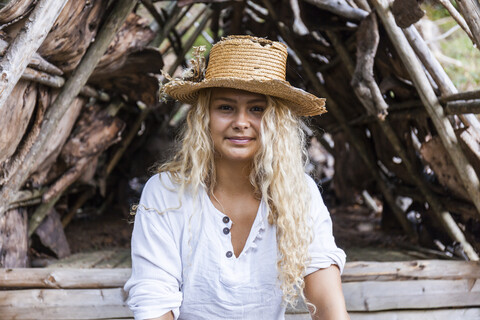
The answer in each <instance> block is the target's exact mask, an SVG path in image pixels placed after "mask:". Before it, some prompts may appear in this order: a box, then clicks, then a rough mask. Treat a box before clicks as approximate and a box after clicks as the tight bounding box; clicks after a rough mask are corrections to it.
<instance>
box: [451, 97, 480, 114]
mask: <svg viewBox="0 0 480 320" xmlns="http://www.w3.org/2000/svg"><path fill="white" fill-rule="evenodd" d="M445 113H446V114H450V115H452V114H463V113H475V114H480V99H477V100H470V101H451V102H448V103H447V106H446V107H445Z"/></svg>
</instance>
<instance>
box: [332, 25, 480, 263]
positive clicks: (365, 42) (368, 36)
mask: <svg viewBox="0 0 480 320" xmlns="http://www.w3.org/2000/svg"><path fill="white" fill-rule="evenodd" d="M372 19H373V18H371V17H369V18H367V19H365V20H364V21H362V24H361V25H360V27H359V33H358V36H359V39H358V41H357V42H359V43H362V44H359V45H358V47H357V50H358V51H357V67H356V70H355V74H352V86H353V87H354V90H355V93H356V94H357V96H358V97H359V99H360V101H361V102H362V104H363V105H364V106H365V109H367V112H368V113H370V114H372V113H373V114H376V115H377V124H378V126H379V127H380V128H381V130H382V133H383V135H385V137H386V138H387V140H388V141H389V143H390V144H391V145H392V147H393V149H394V150H395V152H396V154H398V155H399V156H400V158H401V159H402V162H403V165H404V166H405V168H406V169H407V172H408V176H409V177H411V179H412V180H413V182H414V183H415V184H416V185H417V186H418V188H419V189H420V192H421V193H422V194H423V195H424V196H425V198H426V200H427V201H428V203H429V204H430V206H431V207H432V209H433V211H434V212H435V215H436V217H437V219H438V220H439V221H440V223H441V225H442V227H443V228H444V229H445V231H446V232H447V233H448V234H449V235H450V236H451V237H452V239H453V240H455V241H458V242H460V243H461V244H462V246H463V248H464V250H465V252H466V254H467V256H468V257H469V258H470V259H472V260H478V259H479V257H478V255H477V253H476V252H475V250H474V249H473V247H472V246H471V244H470V243H468V241H467V240H466V238H465V235H464V234H463V232H462V230H461V229H460V228H459V227H458V225H457V224H456V222H455V221H454V220H453V218H452V216H451V215H450V213H449V212H447V211H445V210H444V208H443V207H442V205H441V203H440V201H439V199H437V197H436V196H435V195H434V193H433V192H431V191H430V190H429V188H428V185H427V184H426V182H425V181H424V180H423V179H422V178H421V176H420V175H419V174H418V170H417V168H416V167H415V166H414V165H413V163H412V161H411V160H410V159H409V157H408V154H407V152H406V151H405V148H404V147H403V146H402V143H401V141H400V139H399V138H398V137H397V135H396V133H395V131H394V129H393V128H392V126H391V125H390V123H389V122H386V121H382V120H383V119H382V113H381V111H382V110H386V109H387V108H388V106H387V104H386V102H385V101H384V99H383V95H382V93H381V91H380V89H379V88H378V85H377V83H376V82H375V79H374V78H373V58H374V56H375V52H376V47H377V45H378V33H377V32H378V31H377V24H376V20H372ZM372 29H373V30H372ZM376 33H377V39H376V37H375V34H376ZM333 43H334V46H335V48H336V49H337V51H338V52H339V55H340V57H341V59H342V61H343V63H344V64H345V65H346V66H347V69H348V70H350V72H351V73H353V72H352V71H351V70H352V69H353V62H352V60H351V58H350V56H349V55H348V53H347V51H346V50H345V48H343V45H342V44H341V43H339V41H334V42H333ZM349 66H350V67H349ZM363 82H365V83H363ZM367 89H368V94H367V92H366V90H367ZM371 100H373V101H374V103H373V105H372V103H371V102H370V101H371ZM382 106H383V107H382ZM377 140H379V139H377Z"/></svg>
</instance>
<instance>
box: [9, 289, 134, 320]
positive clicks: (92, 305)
mask: <svg viewBox="0 0 480 320" xmlns="http://www.w3.org/2000/svg"><path fill="white" fill-rule="evenodd" d="M125 298H126V297H125V294H124V292H123V290H122V289H120V288H114V289H90V290H81V289H73V290H72V289H54V290H52V289H33V290H9V291H0V310H1V311H2V317H4V318H5V319H32V320H33V319H36V320H38V319H50V320H54V319H108V318H113V317H119V318H120V317H131V316H132V314H131V311H130V310H129V309H128V307H127V306H126V303H125ZM19 301H21V303H20V304H19ZM40 306H41V307H40Z"/></svg>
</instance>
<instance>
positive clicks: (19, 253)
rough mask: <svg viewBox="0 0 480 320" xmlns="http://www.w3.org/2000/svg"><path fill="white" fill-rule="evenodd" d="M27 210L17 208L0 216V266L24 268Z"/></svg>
mask: <svg viewBox="0 0 480 320" xmlns="http://www.w3.org/2000/svg"><path fill="white" fill-rule="evenodd" d="M26 235H27V210H26V209H25V208H17V209H13V210H9V211H7V212H6V213H5V214H4V215H2V216H0V268H25V267H27V266H28V264H27V250H28V238H27V237H26Z"/></svg>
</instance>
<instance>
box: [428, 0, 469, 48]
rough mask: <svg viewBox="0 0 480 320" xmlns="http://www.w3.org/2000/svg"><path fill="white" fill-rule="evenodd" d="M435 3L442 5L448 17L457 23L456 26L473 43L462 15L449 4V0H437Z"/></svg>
mask: <svg viewBox="0 0 480 320" xmlns="http://www.w3.org/2000/svg"><path fill="white" fill-rule="evenodd" d="M437 1H438V2H439V3H440V4H441V5H443V6H444V7H445V9H447V11H448V12H450V15H451V16H452V18H453V19H455V21H457V23H458V25H459V26H460V27H461V28H462V29H463V31H465V33H466V34H467V35H468V37H469V38H470V39H471V40H472V42H475V41H474V40H473V35H472V31H470V28H469V27H468V25H467V22H466V21H465V19H464V18H463V17H462V15H461V14H460V13H458V11H457V9H455V7H454V6H453V4H452V3H451V2H450V0H437Z"/></svg>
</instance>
